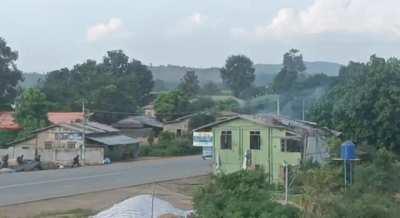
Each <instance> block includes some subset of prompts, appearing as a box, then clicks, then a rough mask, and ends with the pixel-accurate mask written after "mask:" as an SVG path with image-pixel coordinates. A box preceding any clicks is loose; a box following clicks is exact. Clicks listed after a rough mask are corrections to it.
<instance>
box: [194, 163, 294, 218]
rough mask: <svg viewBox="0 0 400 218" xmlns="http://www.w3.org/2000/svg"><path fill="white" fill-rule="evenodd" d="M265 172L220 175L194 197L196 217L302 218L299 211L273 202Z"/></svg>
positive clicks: (259, 170)
mask: <svg viewBox="0 0 400 218" xmlns="http://www.w3.org/2000/svg"><path fill="white" fill-rule="evenodd" d="M274 190H275V187H274V186H273V185H270V184H268V182H267V175H266V174H265V173H264V170H263V169H258V170H255V171H244V170H243V171H239V172H236V173H232V174H228V175H217V176H215V177H213V178H212V179H211V181H210V183H209V184H207V185H206V186H204V187H202V188H200V189H199V190H197V192H196V193H195V196H194V209H195V211H196V217H199V218H203V217H204V218H214V217H215V218H217V217H218V218H220V217H233V218H235V217H238V218H239V217H254V218H256V217H282V218H284V217H287V218H289V217H299V214H300V212H299V210H298V209H297V208H294V207H291V206H284V205H281V204H279V203H278V202H276V201H274V200H273V199H272V192H273V191H274Z"/></svg>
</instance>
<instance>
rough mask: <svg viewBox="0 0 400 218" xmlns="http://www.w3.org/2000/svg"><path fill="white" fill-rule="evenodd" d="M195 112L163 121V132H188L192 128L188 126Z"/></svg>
mask: <svg viewBox="0 0 400 218" xmlns="http://www.w3.org/2000/svg"><path fill="white" fill-rule="evenodd" d="M194 115H195V114H189V115H186V116H183V117H179V118H176V119H175V120H171V121H166V122H164V130H163V131H164V132H170V133H174V134H176V135H177V136H181V135H184V134H189V133H190V132H191V131H192V130H191V127H190V120H191V118H192V117H193V116H194Z"/></svg>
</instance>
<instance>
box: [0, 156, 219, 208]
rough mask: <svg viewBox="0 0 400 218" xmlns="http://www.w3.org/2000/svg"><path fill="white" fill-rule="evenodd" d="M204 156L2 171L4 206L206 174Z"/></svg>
mask: <svg viewBox="0 0 400 218" xmlns="http://www.w3.org/2000/svg"><path fill="white" fill-rule="evenodd" d="M210 164H211V163H210V161H205V160H202V159H201V157H200V156H189V157H179V158H170V159H158V160H143V161H134V162H129V163H115V164H111V165H105V166H90V167H82V168H75V169H62V170H46V171H36V172H24V173H12V174H3V175H0V206H5V205H11V204H16V203H23V202H29V201H36V200H43V199H48V198H54V197H62V196H68V195H75V194H81V193H87V192H93V191H101V190H107V189H114V188H121V187H127V186H133V185H140V184H146V183H152V182H159V181H165V180H170V179H178V178H184V177H191V176H198V175H204V174H207V173H209V172H211V165H210Z"/></svg>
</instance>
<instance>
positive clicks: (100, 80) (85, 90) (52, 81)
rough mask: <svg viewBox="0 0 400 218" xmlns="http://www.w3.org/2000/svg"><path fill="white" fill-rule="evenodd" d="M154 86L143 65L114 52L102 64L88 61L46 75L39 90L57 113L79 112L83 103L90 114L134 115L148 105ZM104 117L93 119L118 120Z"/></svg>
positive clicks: (109, 53)
mask: <svg viewBox="0 0 400 218" xmlns="http://www.w3.org/2000/svg"><path fill="white" fill-rule="evenodd" d="M153 85H154V82H153V75H152V72H151V71H150V70H149V69H148V68H147V67H146V66H145V65H143V64H142V63H141V62H140V61H138V60H135V59H132V60H131V61H129V57H128V56H126V55H125V54H124V53H123V52H122V51H120V50H117V51H109V52H107V55H106V56H105V57H104V58H103V62H101V63H96V62H95V61H93V60H87V61H86V62H84V63H82V64H77V65H75V66H74V67H73V68H72V69H71V70H69V69H66V68H65V69H61V70H57V71H53V72H50V73H48V75H47V77H46V80H45V81H44V83H43V85H42V90H43V91H44V92H45V94H46V95H47V96H48V97H49V100H50V101H51V102H55V103H56V105H55V107H53V108H54V109H56V110H72V111H77V110H80V108H81V103H82V100H83V99H85V101H86V103H87V106H88V108H89V109H92V110H98V111H113V112H128V113H134V112H135V111H136V109H137V107H139V106H143V105H145V104H147V103H148V101H149V97H150V91H151V90H152V88H153ZM104 117H106V116H105V114H100V115H99V114H98V115H97V116H95V117H94V118H95V119H98V120H99V121H103V122H113V121H114V119H118V118H119V117H115V116H107V117H108V118H107V119H105V118H104ZM110 117H111V118H110ZM103 118H104V119H103Z"/></svg>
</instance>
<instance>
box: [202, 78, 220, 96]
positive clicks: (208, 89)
mask: <svg viewBox="0 0 400 218" xmlns="http://www.w3.org/2000/svg"><path fill="white" fill-rule="evenodd" d="M201 93H202V94H204V95H218V94H220V93H221V88H220V87H219V86H218V85H217V84H216V83H214V82H212V81H208V82H206V83H205V84H204V85H203V87H202V89H201Z"/></svg>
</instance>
